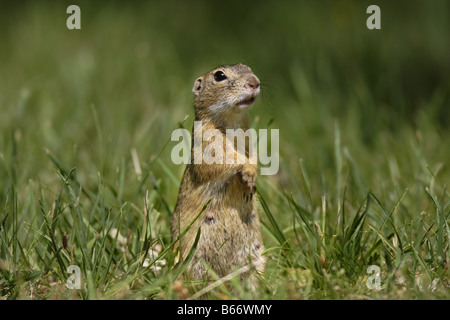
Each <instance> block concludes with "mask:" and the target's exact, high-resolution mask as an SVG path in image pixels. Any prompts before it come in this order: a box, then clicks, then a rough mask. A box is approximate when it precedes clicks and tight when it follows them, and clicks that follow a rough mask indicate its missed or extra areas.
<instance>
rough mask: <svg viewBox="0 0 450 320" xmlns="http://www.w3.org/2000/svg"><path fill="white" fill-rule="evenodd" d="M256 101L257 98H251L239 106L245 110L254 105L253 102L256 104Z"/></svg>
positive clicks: (241, 102)
mask: <svg viewBox="0 0 450 320" xmlns="http://www.w3.org/2000/svg"><path fill="white" fill-rule="evenodd" d="M255 100H256V96H251V97H249V98H246V99H243V100H241V101H240V102H238V104H237V105H238V106H240V107H241V108H245V107H249V106H251V105H252V104H253V102H255Z"/></svg>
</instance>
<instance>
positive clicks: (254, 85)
mask: <svg viewBox="0 0 450 320" xmlns="http://www.w3.org/2000/svg"><path fill="white" fill-rule="evenodd" d="M245 87H246V88H248V89H253V90H254V89H258V88H259V79H258V78H257V77H256V76H255V75H251V76H249V77H248V78H247V81H246V82H245Z"/></svg>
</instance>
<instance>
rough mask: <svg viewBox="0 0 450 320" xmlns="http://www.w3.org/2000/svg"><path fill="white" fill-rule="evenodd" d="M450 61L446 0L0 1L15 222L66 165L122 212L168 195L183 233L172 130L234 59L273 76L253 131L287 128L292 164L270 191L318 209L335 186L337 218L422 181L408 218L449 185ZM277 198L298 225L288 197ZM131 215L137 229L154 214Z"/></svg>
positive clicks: (5, 181) (158, 204)
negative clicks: (344, 206)
mask: <svg viewBox="0 0 450 320" xmlns="http://www.w3.org/2000/svg"><path fill="white" fill-rule="evenodd" d="M70 4H77V5H79V6H80V8H81V27H82V29H81V30H68V29H67V28H66V19H67V18H68V17H69V14H67V13H66V8H67V7H68V6H69V5H70ZM371 4H377V5H378V6H379V7H380V8H381V30H368V29H367V27H366V20H367V18H368V17H369V14H367V13H366V9H367V7H368V6H369V5H371ZM449 57H450V2H449V1H445V0H433V1H395V2H393V1H376V2H374V1H349V0H336V1H246V2H243V1H226V2H224V1H221V2H219V1H164V2H162V1H133V2H125V1H108V2H101V3H100V2H93V1H75V2H74V1H70V2H69V1H25V2H23V1H21V2H20V3H17V2H13V1H1V0H0V199H1V202H0V207H2V206H3V203H4V208H5V209H4V210H3V211H2V212H3V214H4V216H3V217H4V218H3V223H4V225H6V226H9V225H11V223H12V222H11V221H10V220H9V219H10V218H11V217H7V218H6V216H7V215H6V213H7V212H9V211H10V210H11V209H10V208H11V206H14V204H11V200H10V199H11V190H12V188H13V190H14V191H15V192H16V193H17V203H16V204H15V205H16V207H18V210H19V211H21V210H22V212H24V213H23V214H22V219H23V220H25V221H26V220H27V219H29V217H28V216H27V215H28V213H27V210H29V211H30V216H33V214H35V212H36V211H37V210H38V208H39V206H41V207H42V206H43V203H47V205H48V206H49V207H51V203H52V202H53V201H54V199H56V198H57V196H58V193H59V190H60V188H61V178H60V177H59V176H58V174H57V173H56V172H57V171H61V170H58V169H61V168H60V167H59V166H58V165H55V163H56V162H55V159H58V161H59V163H60V164H61V166H62V167H65V168H66V169H67V170H69V169H71V168H73V167H76V168H77V169H76V179H77V181H79V182H80V184H81V185H82V186H83V188H85V189H87V190H96V189H97V185H98V183H99V179H100V178H99V177H101V179H103V180H104V181H105V184H106V185H107V186H108V188H105V190H104V191H103V192H104V194H102V195H103V196H104V201H105V203H107V204H108V206H109V205H110V206H112V207H113V208H118V207H120V206H121V205H122V204H123V203H124V202H131V203H136V206H137V207H140V206H141V205H143V203H142V201H143V198H144V196H145V191H146V190H147V189H152V188H156V189H157V190H158V195H159V196H158V197H157V198H155V199H154V203H152V205H153V206H154V207H155V208H156V209H158V210H159V211H161V212H162V216H163V222H162V224H161V230H162V231H161V232H162V236H163V237H164V238H165V239H166V240H167V239H169V238H170V235H169V232H168V221H169V220H168V219H169V215H170V212H171V210H172V209H173V206H174V205H175V201H176V196H177V192H178V186H179V181H180V179H181V176H182V173H183V170H184V167H183V166H175V165H173V164H172V163H171V161H170V151H171V147H173V146H174V145H175V143H173V142H170V135H171V133H172V131H173V130H174V129H175V128H177V127H178V125H179V123H180V122H182V121H183V119H184V118H185V116H186V115H189V118H188V119H187V120H186V121H185V122H184V123H183V126H184V127H185V128H188V129H190V127H191V124H192V121H193V108H192V101H193V97H192V94H191V88H192V85H193V82H194V80H195V78H196V77H198V76H200V75H203V74H204V73H206V72H207V71H209V70H211V69H212V68H214V67H216V66H218V65H221V64H234V63H245V64H248V65H249V66H250V67H251V68H252V70H253V71H254V72H255V74H256V75H257V76H258V77H259V78H260V79H261V82H262V95H261V97H260V98H259V99H258V101H257V103H256V104H255V105H254V106H253V107H252V109H251V110H250V117H251V119H252V123H253V126H254V127H256V128H267V127H268V126H269V127H270V128H277V129H280V161H281V168H280V172H279V174H278V175H276V176H272V177H260V179H259V183H261V184H263V185H262V186H263V188H262V189H261V188H259V190H262V192H264V190H267V193H268V194H270V190H271V189H270V188H271V187H269V185H270V186H272V187H273V186H275V187H274V188H275V189H279V190H282V191H284V192H286V193H288V194H294V195H295V198H296V199H297V200H298V201H299V203H301V204H302V205H304V206H305V207H308V208H309V209H310V210H311V212H316V211H317V210H316V211H314V210H315V209H317V208H319V207H320V206H321V200H320V199H321V196H322V195H324V194H326V195H327V196H328V198H327V199H329V200H328V201H329V202H328V205H329V212H331V213H330V217H329V219H330V221H336V219H337V218H336V217H337V213H338V212H339V208H340V203H342V195H343V190H344V188H345V187H347V198H348V201H349V206H351V207H352V208H357V207H358V206H360V205H361V203H362V202H363V199H364V196H365V195H366V193H367V191H368V190H373V192H374V193H375V194H377V195H378V196H379V199H381V200H382V201H385V204H386V206H387V207H391V206H394V205H395V203H396V202H397V201H398V198H399V197H400V195H401V194H402V193H403V192H404V191H405V190H408V189H409V190H410V192H409V193H408V194H407V196H405V199H404V200H403V202H402V206H401V207H402V211H401V215H400V217H403V218H404V220H401V222H402V223H406V222H405V221H411V219H412V218H413V217H416V216H417V215H418V214H419V213H420V212H422V211H426V210H430V203H429V202H428V200H429V199H428V198H427V195H426V194H425V192H424V191H423V190H424V187H425V186H426V185H430V181H431V184H432V185H433V183H434V182H440V184H438V185H439V188H440V189H439V190H440V191H442V190H445V187H446V186H447V184H448V181H450V168H449V162H448V160H449V158H450V129H449V125H450V108H449V107H450V106H449V100H450V58H449ZM133 149H135V151H136V153H135V155H136V156H137V159H139V160H138V162H139V164H140V166H141V170H139V168H137V167H136V161H135V162H133V158H132V155H131V150H133ZM49 155H51V156H53V157H54V158H51V157H49ZM52 159H53V161H52ZM299 159H303V160H302V161H303V164H304V165H305V167H306V168H307V172H308V176H309V181H308V184H309V185H308V186H307V187H308V188H306V186H305V184H304V183H303V184H302V183H301V182H300V181H302V179H303V178H302V177H304V174H302V172H301V167H300V163H299ZM134 160H136V157H135V159H134ZM156 161H157V162H156ZM146 172H147V173H148V172H150V173H151V174H149V175H148V176H146ZM430 172H432V174H430ZM142 175H144V176H142ZM436 188H437V187H436ZM309 192H311V194H308V193H309ZM443 194H445V192H444V193H443ZM30 195H33V196H32V200H30ZM38 198H39V203H40V205H38V204H37V203H36V205H33V203H35V202H36V201H37V200H36V199H38ZM308 198H309V200H308ZM443 198H444V199H448V196H443ZM8 199H9V200H8ZM27 199H28V200H27ZM33 199H34V200H33ZM33 201H34V202H33ZM82 201H83V199H82ZM266 201H267V202H268V203H269V206H270V207H271V208H272V210H273V213H274V214H277V215H278V217H279V221H280V224H281V225H282V227H287V226H288V225H289V221H290V218H289V217H286V216H283V214H286V210H285V208H286V206H285V205H284V206H283V200H282V198H276V197H268V198H267V199H266ZM30 203H31V205H30ZM28 205H29V206H30V208H33V207H34V209H29V208H28ZM446 208H447V207H446ZM446 210H447V211H448V208H447V209H446ZM133 212H134V211H133ZM86 214H91V215H92V212H91V213H88V212H87V213H86ZM447 217H448V216H447ZM126 219H128V220H129V221H128V224H126V225H127V226H131V225H132V223H134V222H136V221H139V219H140V218H139V213H136V212H134V213H130V214H129V215H128V216H127V218H126ZM263 219H264V218H263ZM69 225H70V224H69ZM130 228H131V227H130ZM6 229H8V227H6ZM61 232H62V233H64V232H68V233H69V232H70V230H69V227H64V225H63V226H62V230H61ZM24 241H25V240H24ZM167 241H168V240H167ZM269 242H270V240H269ZM3 258H4V259H5V255H4V254H3Z"/></svg>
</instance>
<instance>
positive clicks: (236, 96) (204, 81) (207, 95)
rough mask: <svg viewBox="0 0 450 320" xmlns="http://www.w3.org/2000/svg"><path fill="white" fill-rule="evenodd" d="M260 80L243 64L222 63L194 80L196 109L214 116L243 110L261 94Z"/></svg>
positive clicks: (193, 90) (193, 89)
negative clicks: (225, 64)
mask: <svg viewBox="0 0 450 320" xmlns="http://www.w3.org/2000/svg"><path fill="white" fill-rule="evenodd" d="M259 85H260V82H259V79H258V77H257V76H255V75H254V74H253V72H252V70H251V69H250V68H249V67H248V66H246V65H244V64H235V65H228V66H220V67H218V68H215V69H214V70H212V71H210V72H209V73H207V74H206V75H204V76H203V77H199V78H197V79H196V80H195V82H194V87H193V88H192V92H193V93H194V95H195V108H196V111H199V112H202V113H207V114H210V115H214V116H219V115H223V116H226V115H227V114H231V113H241V112H242V111H244V110H246V109H248V108H249V107H250V106H251V105H252V104H253V102H255V99H256V97H257V96H258V95H259V93H260V86H259Z"/></svg>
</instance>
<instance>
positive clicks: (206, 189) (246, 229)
mask: <svg viewBox="0 0 450 320" xmlns="http://www.w3.org/2000/svg"><path fill="white" fill-rule="evenodd" d="M192 91H193V93H194V95H195V100H194V109H195V121H201V124H202V125H201V127H200V129H199V130H202V132H197V133H198V134H202V133H205V131H206V130H209V129H217V130H218V131H216V132H220V134H221V135H222V136H223V151H224V152H225V153H226V154H227V156H228V155H229V154H231V155H232V157H233V159H234V160H237V161H235V163H234V164H229V163H222V164H216V163H213V164H208V163H206V162H205V159H203V160H202V162H201V163H195V161H194V155H195V154H198V153H199V152H200V153H202V152H203V151H204V149H205V146H204V145H203V146H198V145H197V146H196V145H195V143H194V139H192V141H193V142H192V150H191V161H190V163H189V164H187V166H186V169H185V172H184V175H183V179H182V182H181V186H180V190H179V193H178V200H177V204H176V206H175V209H174V213H173V215H172V218H171V232H172V237H173V239H177V237H178V236H179V234H180V233H181V232H182V231H183V230H185V229H186V227H188V226H189V225H190V224H191V223H192V221H194V219H195V217H196V216H198V214H199V213H200V212H201V210H202V208H203V207H204V205H205V204H206V203H207V202H208V201H210V202H209V203H208V205H207V207H206V208H205V210H204V211H203V212H202V214H201V215H200V216H199V217H198V218H197V219H196V220H195V222H194V223H193V224H192V226H191V228H190V229H189V231H188V232H187V233H186V234H185V235H184V236H183V237H182V238H181V240H180V243H179V244H178V245H179V246H180V247H181V256H182V258H183V259H185V258H186V256H187V255H188V253H189V251H190V249H191V248H192V245H193V244H194V241H195V237H196V234H197V232H198V228H199V227H201V234H200V238H199V241H198V244H197V248H196V253H195V256H194V257H193V258H192V260H191V263H190V264H189V266H188V269H187V277H188V278H189V279H192V280H201V279H210V278H211V277H210V275H209V274H208V267H207V266H209V267H210V268H211V269H212V270H213V271H214V273H215V274H217V275H218V276H219V277H223V276H225V275H227V274H229V273H230V272H233V270H235V269H237V268H240V267H242V266H246V265H247V266H248V265H252V266H254V267H255V270H257V271H258V272H263V271H264V266H265V258H264V257H263V256H262V255H261V254H262V252H263V250H264V247H263V243H262V238H261V227H260V222H259V217H258V213H257V203H256V198H255V197H254V196H253V194H254V193H255V191H256V187H255V180H256V176H257V164H256V162H254V164H252V163H250V161H249V145H248V142H247V140H246V142H245V152H240V150H241V149H236V142H235V141H229V140H230V139H228V140H227V135H226V132H227V129H242V130H243V131H246V130H247V129H248V128H249V121H248V116H247V110H248V109H249V107H250V106H251V105H252V104H253V102H254V101H255V99H256V97H257V96H258V95H259V93H260V81H259V79H258V77H256V76H255V75H254V74H253V72H252V70H251V69H250V68H249V67H248V66H246V65H243V64H236V65H227V66H220V67H218V68H216V69H214V70H212V71H211V72H209V73H207V74H206V75H204V76H203V77H200V78H198V79H196V80H195V82H194V87H193V89H192ZM195 130H197V129H195V126H194V129H193V130H192V133H193V136H194V135H195ZM233 140H234V139H233ZM238 159H240V160H241V162H240V163H241V164H239V160H238ZM242 160H244V162H245V163H244V164H242ZM205 265H206V267H205Z"/></svg>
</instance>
